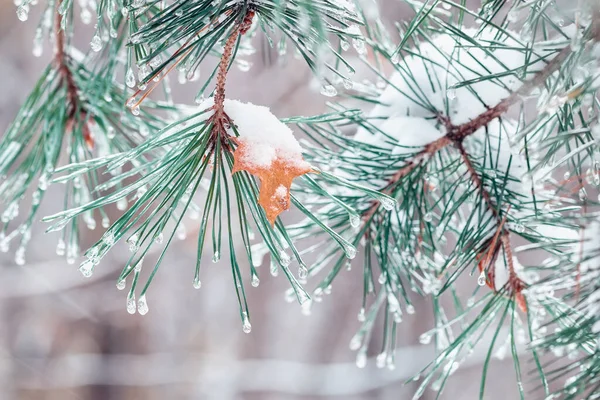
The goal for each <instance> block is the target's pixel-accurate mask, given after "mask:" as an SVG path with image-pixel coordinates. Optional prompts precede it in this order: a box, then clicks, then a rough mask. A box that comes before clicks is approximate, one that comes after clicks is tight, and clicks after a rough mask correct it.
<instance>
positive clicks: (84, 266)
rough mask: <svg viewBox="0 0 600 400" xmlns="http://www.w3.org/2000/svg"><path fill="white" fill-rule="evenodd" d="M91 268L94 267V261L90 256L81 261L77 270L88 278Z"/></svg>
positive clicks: (90, 274)
mask: <svg viewBox="0 0 600 400" xmlns="http://www.w3.org/2000/svg"><path fill="white" fill-rule="evenodd" d="M93 269H94V261H93V260H92V259H90V258H88V259H87V260H85V261H84V262H82V263H81V265H80V266H79V272H81V274H82V275H83V276H85V277H86V278H89V277H90V276H92V271H93Z"/></svg>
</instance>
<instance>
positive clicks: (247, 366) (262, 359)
mask: <svg viewBox="0 0 600 400" xmlns="http://www.w3.org/2000/svg"><path fill="white" fill-rule="evenodd" d="M380 3H382V5H383V10H384V12H383V13H382V14H383V15H385V16H386V19H387V21H388V22H392V21H399V20H402V19H406V18H410V17H412V12H409V11H408V10H407V9H406V8H404V7H402V6H401V5H400V2H398V1H394V0H386V1H380ZM40 9H41V7H40V6H39V5H38V6H34V7H32V11H31V12H30V18H29V20H28V21H26V22H20V21H19V20H18V19H17V16H16V13H15V11H16V7H15V6H14V4H13V2H12V1H10V0H0V77H2V79H1V80H0V132H3V131H4V130H5V129H6V127H7V126H8V124H9V123H10V122H11V121H12V119H13V118H14V116H15V115H16V113H17V110H18V108H19V107H20V106H21V104H22V102H23V100H24V99H25V97H26V96H27V95H28V93H29V91H30V90H31V88H32V87H33V85H34V83H35V81H36V80H37V77H38V75H39V73H40V72H41V70H42V68H43V67H45V66H46V65H47V63H48V62H49V61H50V59H51V48H50V47H49V46H48V45H47V44H46V47H45V49H44V53H43V55H42V56H41V57H40V58H36V57H33V56H32V52H31V49H32V39H33V37H34V30H35V26H36V24H37V21H38V20H39V19H38V18H39V12H40ZM77 32H78V33H77V39H76V43H77V44H78V45H79V46H80V48H82V49H87V48H88V47H86V46H89V41H90V39H91V36H92V30H91V27H89V26H88V27H82V28H81V29H79V30H78V31H77ZM257 47H258V48H259V49H260V48H263V49H264V48H265V46H257ZM273 59H274V58H273ZM249 61H251V62H252V63H253V68H252V69H251V70H250V71H249V72H245V73H244V72H240V71H238V70H236V69H234V70H232V73H231V74H230V76H229V80H228V97H230V98H235V99H240V100H243V101H250V102H253V103H256V104H261V105H266V106H270V107H271V108H272V111H273V112H274V113H275V114H276V115H277V116H279V117H286V116H291V115H300V114H305V115H310V114H315V113H318V112H321V111H323V110H324V100H323V97H322V96H320V95H319V94H318V92H316V91H315V90H314V89H312V86H314V85H312V86H311V74H310V72H309V71H308V69H307V68H306V67H305V66H304V64H303V63H302V62H299V61H297V60H293V59H288V60H286V62H285V65H281V63H280V62H277V61H274V62H273V64H268V63H266V62H265V61H264V58H263V57H262V56H261V55H257V56H255V57H254V58H253V59H250V60H249ZM207 70H208V69H207ZM171 81H172V82H176V81H177V79H176V77H175V76H174V77H173V79H172V80H171ZM173 85H174V92H175V98H176V100H178V101H180V102H184V103H188V104H192V103H193V99H194V96H195V94H196V90H197V88H196V87H194V84H193V83H188V84H187V85H184V86H182V85H179V84H177V83H174V84H173ZM60 190H61V188H60V187H58V188H51V190H49V191H48V195H47V196H46V198H45V201H44V203H43V206H42V209H41V211H40V217H41V216H43V215H48V214H50V213H53V212H55V211H57V210H58V208H57V204H59V203H60V199H62V196H61V192H60ZM292 212H293V211H292ZM287 217H289V216H286V218H287ZM188 228H189V229H190V230H193V226H191V224H190V223H188ZM42 231H43V226H42V224H39V225H38V229H37V231H36V232H35V234H34V237H33V238H32V240H31V242H30V247H29V249H28V254H27V265H25V266H17V265H16V264H15V263H14V254H13V253H11V252H9V253H0V399H7V400H13V399H14V400H17V399H19V400H20V399H36V400H38V399H39V400H42V399H44V400H50V399H52V400H54V399H56V400H68V399H82V400H118V399H127V400H134V399H144V400H155V399H156V400H158V399H222V400H227V399H255V400H275V399H285V400H288V399H289V400H301V399H302V400H309V399H314V400H317V399H319V400H321V399H347V400H359V399H364V400H366V399H382V400H383V399H411V398H412V396H413V394H414V391H415V389H416V387H417V385H416V384H415V383H410V384H406V385H405V384H404V381H405V380H406V379H408V378H410V377H411V376H413V375H414V374H416V373H417V372H418V371H419V370H420V369H421V368H423V367H424V366H426V365H427V363H428V362H429V361H431V360H432V358H433V347H432V345H431V344H430V345H421V344H419V340H418V338H419V335H420V334H421V333H423V332H424V331H426V330H428V329H430V328H431V327H432V326H431V325H432V311H431V310H432V309H431V305H430V304H429V303H428V302H427V301H426V300H423V299H417V298H415V299H414V301H415V303H414V305H415V307H416V309H417V313H416V314H414V315H406V317H405V320H404V322H403V323H402V324H401V326H400V329H399V332H398V341H397V345H398V350H397V354H396V368H395V370H388V369H378V368H377V367H376V366H375V360H374V357H375V356H376V354H377V352H378V349H379V343H378V340H377V339H375V340H374V342H373V348H372V349H371V351H370V353H369V355H370V358H369V361H368V363H367V366H366V367H365V368H364V369H359V368H357V367H356V364H355V353H354V352H352V351H350V350H349V348H348V343H349V342H350V339H351V337H352V336H353V334H354V333H355V331H356V329H357V328H358V327H359V322H358V321H357V313H358V311H359V308H360V301H361V295H360V293H362V279H361V277H360V268H358V267H360V265H355V268H353V269H352V271H350V272H346V273H344V274H342V275H341V276H340V277H339V278H338V279H337V281H336V284H335V285H334V287H333V293H332V294H331V295H329V296H326V297H325V300H324V301H323V302H322V303H317V304H315V306H314V307H313V310H312V314H311V315H310V316H304V315H302V313H301V309H300V307H299V305H298V304H296V303H288V302H286V301H285V296H284V292H285V290H286V289H287V288H288V284H287V280H286V279H285V277H283V276H280V277H277V278H274V277H272V276H271V275H270V274H269V271H268V263H267V265H263V266H262V268H261V269H260V270H259V273H260V278H261V283H260V286H259V287H258V288H253V287H251V286H250V285H247V294H248V298H249V303H250V312H251V319H252V333H251V334H244V333H243V332H242V325H241V321H240V316H239V312H238V306H237V300H236V298H235V293H234V288H233V282H232V278H231V269H230V266H229V264H228V262H227V260H226V259H223V260H221V261H220V262H219V263H216V264H213V263H212V262H211V261H210V259H208V258H207V259H206V261H205V262H204V263H203V266H202V268H203V269H202V288H201V289H200V290H194V289H193V287H192V279H193V265H194V263H195V255H196V240H195V238H194V237H193V235H189V239H188V240H185V241H181V242H179V243H177V244H176V245H175V246H176V247H175V248H173V249H172V251H170V252H169V253H168V257H167V259H166V260H165V261H163V263H162V266H161V269H160V271H159V273H158V276H157V279H155V281H154V282H153V285H152V288H151V290H150V291H149V296H148V303H149V307H150V312H149V313H148V314H147V315H145V316H141V315H139V314H136V315H129V314H128V313H127V311H126V307H125V305H126V292H125V291H118V290H117V289H116V287H115V282H116V277H117V275H118V273H119V271H120V270H121V269H122V268H123V266H124V263H125V262H126V260H127V257H128V255H129V252H128V251H127V249H126V248H125V247H122V249H121V250H122V251H113V252H112V253H110V254H109V255H108V256H107V257H105V258H104V260H103V262H102V263H101V264H100V266H99V268H98V269H97V270H96V273H95V274H94V275H93V277H92V278H90V279H86V278H84V277H83V276H82V275H81V273H79V271H78V270H77V268H78V266H77V265H68V264H67V263H66V262H65V261H64V258H60V257H58V256H57V255H56V252H55V248H56V242H57V237H55V236H52V235H43V234H42ZM100 234H101V232H100V228H98V229H97V230H96V231H86V235H87V237H86V238H85V240H84V243H85V244H91V243H93V242H94V241H95V240H97V239H98V238H99V235H100ZM11 251H14V249H11ZM358 259H360V257H357V262H356V263H355V264H358V263H360V261H358ZM149 261H151V260H149ZM471 284H472V282H471ZM468 290H470V289H468ZM374 336H375V337H377V336H376V335H374ZM484 355H485V354H484V352H483V351H476V352H475V354H474V355H473V357H471V359H470V360H469V362H468V363H467V364H465V365H463V366H462V367H461V369H459V370H458V371H457V372H456V373H455V374H454V376H453V379H451V380H450V382H449V383H448V385H447V388H446V389H445V392H444V395H443V396H442V397H443V398H445V399H475V398H478V395H479V387H480V377H481V363H482V360H483V357H484ZM437 395H438V393H436V392H434V391H431V390H428V391H427V392H426V393H425V395H424V396H423V398H425V399H433V398H435V397H436V396H437ZM511 398H517V392H516V389H515V386H514V371H513V368H512V361H510V357H507V359H506V360H504V361H500V360H497V359H494V360H493V361H492V365H491V367H490V371H489V375H488V380H487V385H486V399H511Z"/></svg>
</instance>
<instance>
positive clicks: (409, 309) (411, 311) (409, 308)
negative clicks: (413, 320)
mask: <svg viewBox="0 0 600 400" xmlns="http://www.w3.org/2000/svg"><path fill="white" fill-rule="evenodd" d="M406 313H407V314H414V313H415V307H414V306H413V305H412V304H409V305H407V306H406Z"/></svg>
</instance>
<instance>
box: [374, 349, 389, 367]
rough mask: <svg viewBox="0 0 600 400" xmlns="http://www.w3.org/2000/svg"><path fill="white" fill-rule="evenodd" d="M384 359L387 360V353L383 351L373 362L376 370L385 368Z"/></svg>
mask: <svg viewBox="0 0 600 400" xmlns="http://www.w3.org/2000/svg"><path fill="white" fill-rule="evenodd" d="M386 358H387V353H386V352H385V351H384V352H383V353H379V354H378V355H377V358H376V361H375V363H376V365H377V368H383V367H385V360H386Z"/></svg>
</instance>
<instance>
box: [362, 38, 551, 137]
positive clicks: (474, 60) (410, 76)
mask: <svg viewBox="0 0 600 400" xmlns="http://www.w3.org/2000/svg"><path fill="white" fill-rule="evenodd" d="M465 36H469V37H472V38H473V40H475V41H477V42H479V44H480V45H481V48H476V47H475V45H474V44H473V43H470V42H468V41H467V40H465V39H461V38H457V37H456V36H454V37H453V36H450V35H446V34H443V35H439V36H437V37H435V38H433V39H432V41H431V42H423V43H421V44H420V45H419V47H418V48H416V49H413V52H414V53H415V54H416V55H414V56H407V57H405V58H403V59H401V60H400V62H399V63H398V65H397V69H396V71H395V72H394V73H393V74H392V75H391V76H390V78H389V82H390V84H389V85H388V86H387V87H386V89H385V90H384V91H383V93H382V94H381V96H380V97H379V98H378V101H379V103H380V104H378V105H377V106H375V107H374V108H373V110H372V111H371V113H370V117H373V118H382V119H381V120H380V121H377V120H374V122H373V123H374V124H375V125H376V126H378V127H379V128H380V129H381V130H383V131H384V132H385V134H386V135H388V136H390V137H392V138H394V139H396V140H397V141H398V143H397V144H398V145H400V146H411V145H413V143H414V141H415V140H418V141H419V142H420V145H424V144H427V143H426V142H425V140H426V139H428V140H429V141H433V140H435V139H437V138H438V137H439V136H441V135H443V134H445V127H444V126H443V125H441V124H439V123H438V119H437V116H438V115H446V116H447V117H449V118H450V120H451V122H452V123H453V124H454V125H459V124H463V123H465V122H468V121H470V120H472V119H473V118H475V117H477V116H478V115H479V114H481V113H482V112H484V111H486V110H487V108H488V107H492V106H494V105H496V104H498V103H499V102H500V101H501V100H502V99H504V98H505V97H507V96H508V95H509V94H510V92H511V91H514V90H515V89H517V88H518V87H519V86H520V85H521V84H522V82H521V81H520V80H519V79H517V77H516V72H515V74H512V73H510V71H518V70H519V68H520V67H522V66H523V65H525V64H526V60H525V57H526V52H525V48H524V46H523V45H522V44H521V42H520V41H519V39H518V35H517V34H514V33H510V37H507V36H506V35H498V31H497V30H494V29H486V30H484V31H483V32H481V33H480V34H479V35H478V34H477V30H475V29H466V30H465ZM521 49H522V50H521ZM532 59H533V60H535V59H537V57H536V55H533V56H532ZM542 66H543V63H541V62H538V63H534V64H532V65H529V66H528V69H527V72H528V75H531V74H533V73H535V72H536V71H538V70H539V69H541V67H542ZM494 75H496V77H495V78H490V79H483V80H481V81H478V82H474V83H473V82H472V83H471V84H467V85H465V86H462V87H459V88H454V86H456V85H458V84H460V83H461V82H467V81H473V80H477V79H479V78H481V77H482V76H486V77H490V76H494ZM403 117H411V118H420V119H421V121H422V122H423V123H419V124H418V125H417V124H415V123H413V122H412V121H408V122H407V123H406V124H405V123H404V122H403V121H402V120H401V118H403ZM389 118H394V119H395V120H396V123H395V124H392V123H386V122H387V121H389ZM425 123H427V124H429V127H428V126H426V125H425ZM407 124H408V125H409V126H408V128H410V129H406V128H407ZM417 128H418V130H417ZM432 129H435V130H437V131H439V134H437V135H436V134H434V133H433V131H432ZM414 136H420V138H418V139H415V138H414ZM355 139H356V140H359V141H365V142H369V143H373V142H375V143H377V144H381V143H382V142H383V143H385V142H389V139H387V140H386V138H385V135H381V134H377V135H371V134H370V133H369V132H367V131H366V130H364V129H362V130H359V132H358V133H357V135H356V137H355Z"/></svg>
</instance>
